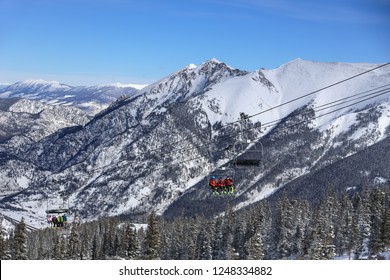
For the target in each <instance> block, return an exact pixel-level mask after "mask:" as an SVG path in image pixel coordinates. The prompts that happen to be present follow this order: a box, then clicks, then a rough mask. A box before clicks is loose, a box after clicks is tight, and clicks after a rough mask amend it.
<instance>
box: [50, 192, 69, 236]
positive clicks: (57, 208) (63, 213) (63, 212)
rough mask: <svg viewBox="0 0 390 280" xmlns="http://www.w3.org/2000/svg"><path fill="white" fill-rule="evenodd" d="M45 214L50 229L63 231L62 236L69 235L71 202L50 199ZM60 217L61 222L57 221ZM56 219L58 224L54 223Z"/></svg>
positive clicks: (58, 198) (57, 198)
mask: <svg viewBox="0 0 390 280" xmlns="http://www.w3.org/2000/svg"><path fill="white" fill-rule="evenodd" d="M45 212H46V214H47V217H46V218H47V222H48V223H49V227H54V228H57V229H61V234H67V233H68V231H69V227H68V226H67V224H68V216H69V215H70V209H69V200H64V199H62V198H60V197H56V198H51V199H48V201H47V206H46V211H45ZM58 217H61V218H60V220H59V221H58V220H57V218H58ZM54 218H55V219H56V220H55V221H56V222H54V220H53V219H54Z"/></svg>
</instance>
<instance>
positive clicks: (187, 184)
mask: <svg viewBox="0 0 390 280" xmlns="http://www.w3.org/2000/svg"><path fill="white" fill-rule="evenodd" d="M375 66H376V65H373V64H371V65H370V64H350V63H319V62H310V61H303V60H300V59H298V60H294V61H292V62H289V63H287V64H285V65H282V66H280V67H279V68H277V69H273V70H267V69H261V70H257V71H253V72H248V71H242V70H238V69H234V68H232V67H230V66H228V65H226V64H224V63H222V62H219V61H217V60H216V59H211V60H209V61H206V62H204V63H202V64H201V65H199V66H195V65H189V66H187V67H185V68H183V69H181V70H179V71H177V72H175V73H172V74H171V75H169V76H168V77H165V78H163V79H161V80H159V81H157V82H156V83H154V84H151V85H149V86H147V87H145V88H143V89H141V90H140V91H139V92H137V93H135V94H132V95H131V96H129V97H123V98H121V99H119V100H117V101H116V102H115V103H113V104H111V106H109V107H107V108H106V109H105V110H103V111H102V112H101V113H100V114H98V115H96V117H95V118H94V119H93V120H92V121H91V122H89V123H87V124H86V125H84V126H83V127H80V128H78V129H67V130H62V131H59V132H56V133H53V134H51V135H48V136H47V137H45V138H44V139H41V140H40V141H38V142H36V143H34V144H33V145H31V146H29V147H28V152H26V153H16V155H14V156H15V157H16V158H12V159H11V158H3V161H4V162H5V163H8V165H7V166H10V167H9V168H10V170H8V171H13V172H10V174H15V175H11V177H12V178H10V177H7V178H8V180H11V179H12V180H16V178H18V180H19V181H20V182H24V181H23V180H25V179H23V178H22V177H21V176H22V174H20V172H19V173H18V170H20V169H22V168H26V170H29V171H28V172H29V173H28V174H30V175H29V176H30V177H29V184H28V185H27V186H26V188H24V190H23V191H22V192H20V193H19V194H17V195H15V196H12V197H11V196H7V197H5V198H4V199H3V200H2V211H4V212H5V213H7V215H15V216H19V217H20V216H22V215H23V214H26V213H29V215H32V216H34V215H35V216H37V217H40V218H41V219H43V217H44V215H45V213H44V210H45V203H44V202H43V201H44V200H45V198H46V197H47V195H48V194H50V193H56V194H60V195H62V196H64V197H66V198H67V199H69V202H70V204H71V205H72V207H77V208H78V209H79V211H80V215H81V216H82V217H84V218H88V219H93V218H97V217H99V216H102V215H117V214H122V213H126V214H129V215H142V214H143V213H145V211H149V210H151V209H155V210H157V211H158V213H160V214H162V213H164V212H166V213H171V214H172V215H174V214H173V213H179V212H180V211H182V210H183V211H193V212H203V211H206V209H210V207H211V208H213V207H212V205H211V204H210V201H209V199H210V198H209V191H208V189H207V187H206V183H205V178H206V179H207V175H208V174H209V172H212V170H213V169H214V168H216V167H217V166H218V165H221V164H223V163H226V162H227V161H229V160H231V159H233V158H234V156H235V155H234V154H230V155H228V154H225V153H224V152H223V150H224V149H225V148H226V147H227V146H228V145H231V144H234V143H235V141H237V140H238V138H239V136H237V135H236V133H238V131H239V128H238V127H237V125H235V126H231V127H230V126H227V127H226V126H225V125H226V124H228V123H231V122H236V121H237V120H238V119H239V115H240V112H245V113H246V114H248V115H255V114H258V115H256V116H255V117H253V118H250V120H249V123H248V124H247V125H248V127H252V129H251V130H250V131H249V132H248V133H247V136H248V137H249V138H251V139H260V141H261V143H262V145H263V147H264V155H263V160H264V162H265V164H264V165H263V168H261V169H246V170H240V171H239V170H237V172H236V181H237V195H236V196H235V197H234V198H230V199H225V200H224V199H222V200H219V201H218V204H224V203H227V201H230V203H231V204H233V205H236V207H242V206H245V205H249V204H251V203H254V202H256V201H258V200H260V199H262V198H264V197H266V196H268V195H270V194H271V193H273V192H274V191H275V190H278V189H280V188H282V187H283V186H285V185H286V184H288V183H289V182H291V181H293V180H295V179H297V178H299V177H301V176H304V175H306V174H309V173H311V172H314V171H316V170H320V169H322V168H325V167H326V166H328V165H331V164H334V163H335V162H337V161H338V160H342V159H343V158H346V157H348V156H351V155H353V154H355V153H357V152H358V151H359V150H363V149H365V148H367V147H368V146H370V145H373V144H375V143H377V142H378V141H380V140H381V139H385V138H386V137H388V135H389V125H390V115H389V94H384V95H380V96H379V95H378V96H374V98H371V99H369V100H365V101H363V102H361V103H357V104H354V105H352V106H350V107H348V108H343V107H345V106H346V105H350V104H352V103H355V102H357V101H362V100H364V98H360V99H356V100H354V101H353V102H349V103H346V102H336V103H331V102H334V101H336V100H339V99H341V98H345V97H347V96H352V95H355V94H358V93H362V92H364V91H367V90H370V89H373V88H377V87H380V86H384V85H386V84H390V75H389V72H390V71H389V69H388V68H382V69H378V70H376V71H374V72H370V73H368V74H367V75H363V76H360V77H358V78H356V79H353V80H351V81H348V82H345V83H342V84H340V85H337V86H334V87H331V88H329V89H326V90H324V91H319V92H316V93H315V94H312V95H309V96H307V97H305V98H302V99H299V100H298V101H296V102H291V103H289V104H287V105H286V106H281V107H278V108H276V109H274V110H270V111H266V110H269V109H270V108H273V107H275V106H279V105H280V104H282V103H284V102H287V101H289V100H292V99H294V98H297V97H300V96H302V95H305V94H308V93H310V92H312V91H315V90H318V89H320V88H322V87H324V86H328V85H330V84H333V83H336V82H338V81H340V80H342V79H345V78H348V77H351V76H353V75H356V74H358V73H361V72H363V71H366V70H368V69H371V68H373V67H375ZM359 96H360V95H359ZM371 97H373V96H371ZM329 103H331V105H326V104H329ZM323 105H326V106H325V107H320V106H323ZM324 108H325V109H324ZM320 109H323V110H320ZM263 111H266V112H264V113H261V112H263ZM259 113H261V114H259ZM324 114H327V115H324ZM321 115H324V116H321ZM275 120H276V122H274V123H271V125H264V127H263V129H262V131H260V129H259V128H256V126H257V125H259V123H260V122H261V123H262V124H267V123H270V122H272V121H275ZM226 136H228V137H226ZM236 152H237V151H236ZM240 152H243V151H240ZM8 173H9V172H8ZM8 173H7V174H8ZM0 176H2V177H4V176H7V175H6V174H0ZM385 179H387V178H385ZM218 209H223V208H218V207H217V208H215V207H214V208H213V209H210V211H209V213H215V212H216V211H218ZM207 211H208V210H207Z"/></svg>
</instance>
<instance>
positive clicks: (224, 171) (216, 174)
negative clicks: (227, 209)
mask: <svg viewBox="0 0 390 280" xmlns="http://www.w3.org/2000/svg"><path fill="white" fill-rule="evenodd" d="M234 177H235V170H234V169H233V168H231V167H220V168H217V169H215V170H214V171H213V172H211V173H210V174H209V176H208V181H207V188H209V189H210V188H211V187H210V181H211V180H212V179H215V180H216V181H217V182H218V180H219V179H221V180H223V181H224V182H225V180H226V179H228V178H230V179H231V181H232V185H231V186H228V187H227V186H225V184H224V185H223V187H215V188H212V189H211V192H212V194H213V195H233V194H234V186H235V181H234Z"/></svg>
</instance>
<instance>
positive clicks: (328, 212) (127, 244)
mask: <svg viewBox="0 0 390 280" xmlns="http://www.w3.org/2000/svg"><path fill="white" fill-rule="evenodd" d="M389 198H390V191H389V190H388V189H366V190H364V191H363V192H362V193H354V194H351V195H349V194H348V193H343V194H341V195H340V196H335V194H334V192H333V189H332V188H328V189H327V192H326V196H325V199H323V200H322V201H321V203H319V204H318V205H309V203H308V201H306V200H300V199H289V198H288V197H287V195H285V196H282V197H281V198H280V199H279V200H278V201H276V202H275V204H272V205H271V204H270V203H269V202H267V201H261V202H260V203H258V204H257V205H256V206H252V207H249V208H246V209H242V210H240V211H238V212H234V211H233V210H232V209H231V208H229V209H228V210H227V211H226V213H225V215H224V216H220V217H217V218H211V219H206V218H204V217H197V218H186V217H179V218H177V219H175V220H173V221H167V220H163V219H159V218H158V217H156V214H155V213H154V212H152V213H151V214H150V215H149V218H148V221H147V224H148V225H147V227H138V228H136V227H135V226H134V225H133V224H131V223H130V222H123V221H120V220H119V219H118V218H103V219H100V220H98V221H94V222H89V223H85V224H79V223H78V222H77V220H78V219H77V217H76V218H75V222H73V223H72V227H71V229H70V230H69V231H68V232H64V230H61V229H56V228H48V229H45V230H41V231H35V232H31V233H26V228H25V225H24V222H23V221H22V222H21V223H20V224H19V225H18V226H17V227H16V229H15V232H13V233H11V235H10V236H9V237H8V238H4V236H3V235H2V237H1V239H0V254H1V259H167V260H169V259H182V260H192V259H196V260H198V259H201V260H207V259H215V260H223V259H243V260H245V259H334V258H335V257H337V256H347V257H348V258H351V259H378V258H381V255H380V253H381V252H384V251H388V250H390V199H389ZM62 233H63V234H62ZM65 233H66V234H65Z"/></svg>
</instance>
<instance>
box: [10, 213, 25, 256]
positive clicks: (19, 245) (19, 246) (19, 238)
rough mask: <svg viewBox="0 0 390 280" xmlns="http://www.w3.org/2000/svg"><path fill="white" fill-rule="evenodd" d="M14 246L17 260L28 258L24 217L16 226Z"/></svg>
mask: <svg viewBox="0 0 390 280" xmlns="http://www.w3.org/2000/svg"><path fill="white" fill-rule="evenodd" d="M13 246H14V252H15V257H14V258H15V260H27V232H26V224H25V222H24V218H22V220H21V221H20V223H19V224H17V226H16V229H15V237H14V244H13Z"/></svg>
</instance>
